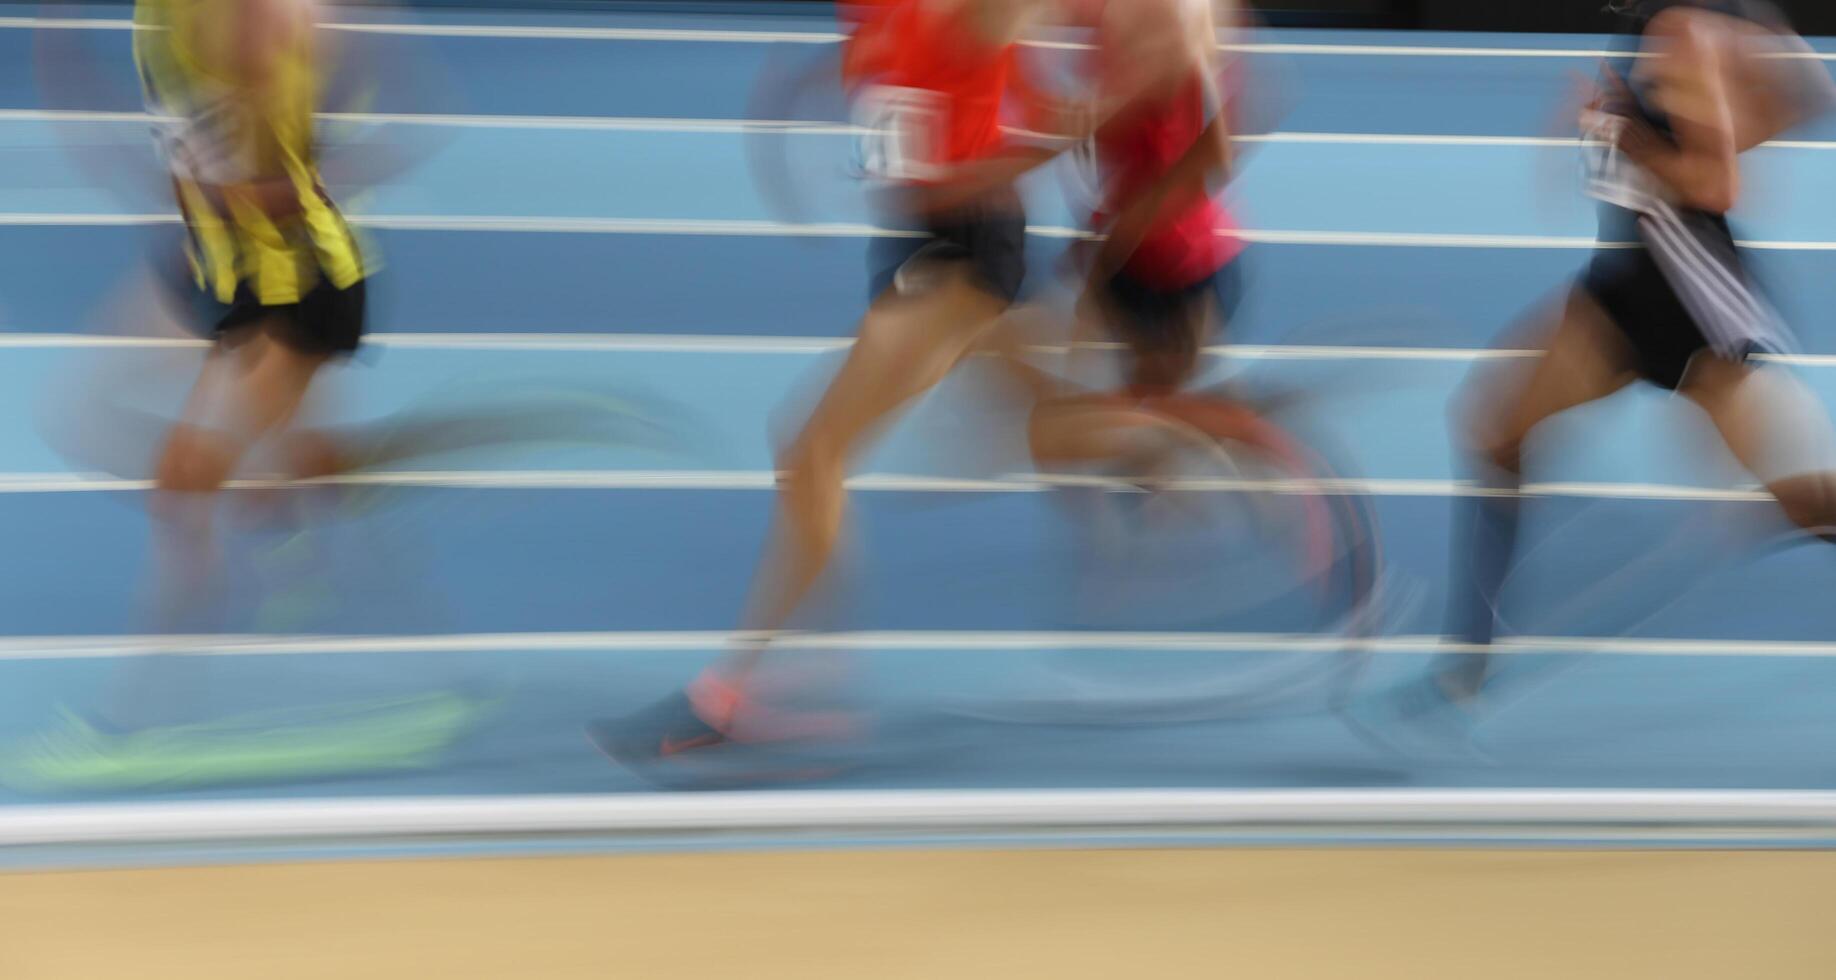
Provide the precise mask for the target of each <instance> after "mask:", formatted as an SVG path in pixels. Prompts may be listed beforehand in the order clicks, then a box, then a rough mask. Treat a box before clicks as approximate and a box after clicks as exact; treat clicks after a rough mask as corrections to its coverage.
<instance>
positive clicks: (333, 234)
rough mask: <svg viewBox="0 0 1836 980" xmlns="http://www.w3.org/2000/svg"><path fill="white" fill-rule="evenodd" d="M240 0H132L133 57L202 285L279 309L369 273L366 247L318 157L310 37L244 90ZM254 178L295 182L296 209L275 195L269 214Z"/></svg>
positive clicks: (220, 295) (305, 33) (223, 296)
mask: <svg viewBox="0 0 1836 980" xmlns="http://www.w3.org/2000/svg"><path fill="white" fill-rule="evenodd" d="M240 3H241V0H136V3H135V6H134V26H135V31H134V59H135V62H136V63H137V65H138V66H139V69H140V77H141V82H142V85H143V87H144V88H145V90H146V95H147V101H148V105H149V108H150V109H152V111H153V112H154V114H155V116H156V117H157V119H158V123H157V128H158V131H159V132H160V135H161V143H162V148H163V149H164V151H165V153H166V156H167V159H168V161H169V163H170V165H171V167H172V176H173V182H174V185H175V186H176V188H177V193H178V197H179V207H180V210H181V212H182V213H183V215H184V218H185V225H186V228H187V230H188V231H189V232H190V241H189V253H190V257H191V262H192V271H193V273H194V274H195V275H196V277H197V283H198V286H199V288H201V289H204V290H206V291H208V292H210V293H211V294H212V295H214V296H215V297H216V298H217V299H218V300H219V301H220V302H224V303H229V302H231V301H232V300H233V299H234V298H235V296H236V293H237V290H238V288H239V287H243V286H246V287H247V289H248V290H249V292H250V293H251V294H252V295H253V296H254V297H255V298H256V300H257V301H258V302H260V303H261V304H262V305H263V306H282V305H287V304H290V303H297V302H299V301H300V299H301V298H302V297H304V296H305V295H306V294H307V293H309V292H311V291H312V289H313V287H314V286H316V285H317V284H318V283H319V282H321V281H329V282H330V283H331V284H332V285H333V286H336V287H337V288H339V289H346V288H349V287H350V286H352V285H353V284H355V283H356V282H357V281H359V280H361V279H362V278H363V277H364V275H365V268H364V260H363V252H362V249H360V248H359V245H358V242H357V239H356V236H355V235H354V234H353V232H352V231H351V228H350V226H349V225H348V224H347V223H346V222H345V220H344V217H343V215H341V214H340V213H339V212H338V209H337V207H336V206H335V205H333V203H332V201H331V199H330V197H329V196H327V194H326V193H325V190H324V186H323V183H322V181H321V179H320V176H319V171H318V168H317V166H316V165H315V162H314V154H313V151H314V132H313V112H314V109H315V108H316V106H317V103H318V97H319V73H318V66H317V64H316V63H315V60H314V50H313V39H312V37H311V36H310V35H311V31H310V29H309V28H308V29H306V30H302V31H300V32H298V34H299V37H298V38H297V40H295V41H294V42H293V43H292V44H291V45H290V46H289V47H288V48H287V49H285V50H283V51H281V52H280V53H278V54H277V55H276V56H275V59H276V60H274V61H272V62H270V63H269V64H267V65H264V66H263V69H264V83H263V84H261V85H259V86H257V85H253V84H249V83H248V82H247V81H245V80H244V79H242V78H240V77H239V75H240V74H241V69H240V67H239V65H238V52H237V50H236V48H237V37H236V31H237V23H236V21H237V16H236V12H237V8H238V7H239V6H240ZM258 183H262V184H273V183H279V184H280V185H281V186H283V187H286V186H288V185H291V192H292V195H293V196H294V197H296V198H297V208H293V207H282V208H275V207H273V206H272V203H271V200H270V202H269V205H268V206H267V207H266V208H264V207H263V206H262V205H261V203H260V202H261V198H260V197H259V196H258V195H257V194H256V193H255V190H254V187H255V185H257V184H258ZM288 203H289V204H291V203H292V202H291V201H289V202H288ZM289 211H290V212H292V213H286V212H289ZM277 213H283V214H285V216H284V217H277V216H275V214H277Z"/></svg>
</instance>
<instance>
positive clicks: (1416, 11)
mask: <svg viewBox="0 0 1836 980" xmlns="http://www.w3.org/2000/svg"><path fill="white" fill-rule="evenodd" d="M63 2H65V3H85V2H103V0H63ZM113 2H120V0H113ZM333 2H336V0H333ZM398 2H399V0H398ZM1773 2H1775V3H1777V4H1778V5H1779V6H1781V7H1783V8H1784V9H1785V10H1786V12H1787V13H1789V14H1790V15H1791V18H1792V22H1793V23H1794V24H1796V25H1797V27H1798V30H1799V31H1801V32H1803V33H1805V34H1832V35H1836V0H1773ZM1251 3H1252V5H1253V6H1254V7H1255V8H1256V9H1257V10H1259V11H1261V12H1262V14H1263V15H1264V17H1265V19H1266V20H1267V21H1269V22H1270V23H1272V24H1275V25H1277V26H1285V27H1382V28H1398V29H1423V30H1440V31H1532V32H1548V33H1576V32H1579V33H1596V34H1604V33H1609V32H1611V31H1613V30H1614V28H1615V23H1616V20H1617V19H1616V18H1615V17H1613V16H1612V15H1610V14H1606V13H1603V12H1601V9H1600V8H1601V7H1602V6H1603V5H1604V3H1605V0H1251ZM29 5H30V4H28V3H27V2H26V0H0V7H6V6H29ZM406 5H407V6H422V7H487V8H490V7H495V8H502V9H511V10H514V9H517V8H525V9H546V10H566V9H593V8H597V9H607V8H613V9H616V8H621V7H623V8H628V9H634V10H642V9H649V10H657V9H698V10H709V11H719V10H729V11H734V10H739V11H760V10H769V9H773V8H780V9H785V10H802V11H806V12H807V11H809V10H812V9H820V8H821V7H822V6H824V4H820V3H797V2H784V0H648V2H618V0H406Z"/></svg>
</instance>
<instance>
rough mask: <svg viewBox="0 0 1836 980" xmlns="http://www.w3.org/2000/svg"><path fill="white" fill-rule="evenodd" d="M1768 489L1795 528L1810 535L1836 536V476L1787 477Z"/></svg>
mask: <svg viewBox="0 0 1836 980" xmlns="http://www.w3.org/2000/svg"><path fill="white" fill-rule="evenodd" d="M1766 489H1767V490H1768V491H1770V492H1771V493H1772V496H1773V498H1774V499H1776V500H1778V502H1779V506H1780V507H1781V508H1782V509H1783V510H1784V511H1785V516H1786V518H1787V519H1788V520H1790V521H1791V522H1792V523H1793V524H1796V525H1797V526H1799V527H1801V528H1804V529H1806V530H1809V531H1814V532H1819V533H1823V534H1836V472H1824V473H1806V474H1803V475H1800V476H1792V477H1786V478H1785V479H1782V480H1778V481H1776V482H1774V483H1772V484H1770V485H1769V486H1768V487H1767V488H1766Z"/></svg>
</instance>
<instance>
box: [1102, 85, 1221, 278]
mask: <svg viewBox="0 0 1836 980" xmlns="http://www.w3.org/2000/svg"><path fill="white" fill-rule="evenodd" d="M1205 102H1206V100H1205V86H1204V80H1203V79H1202V78H1200V77H1199V76H1197V75H1194V76H1193V77H1192V79H1191V81H1190V82H1188V83H1187V84H1186V85H1184V86H1182V87H1181V88H1180V89H1179V92H1178V94H1176V95H1175V96H1173V97H1172V98H1170V99H1168V100H1166V101H1165V102H1161V103H1158V104H1143V105H1136V106H1132V107H1130V108H1128V109H1125V110H1124V111H1123V112H1122V113H1121V114H1120V115H1119V116H1117V117H1116V118H1115V119H1112V120H1110V122H1109V123H1108V125H1105V126H1104V127H1103V128H1102V130H1101V131H1099V132H1098V133H1097V165H1098V167H1099V168H1100V170H1101V172H1102V176H1103V180H1104V182H1105V183H1106V184H1107V186H1108V187H1109V199H1108V200H1107V201H1105V202H1104V205H1103V209H1102V211H1100V212H1099V213H1098V215H1097V216H1096V220H1097V221H1098V222H1102V221H1106V220H1107V218H1108V216H1110V215H1113V214H1115V213H1116V211H1117V209H1118V208H1120V207H1121V206H1122V205H1124V204H1126V203H1128V201H1130V200H1131V199H1132V198H1133V196H1134V195H1136V194H1139V193H1141V191H1142V190H1143V189H1145V188H1146V187H1147V186H1148V185H1149V184H1151V183H1153V182H1154V181H1155V180H1156V179H1158V178H1159V177H1160V176H1161V175H1162V174H1164V173H1166V172H1167V170H1168V169H1169V168H1171V167H1172V166H1173V165H1174V164H1175V163H1178V162H1179V160H1180V158H1181V157H1183V156H1185V155H1186V151H1187V150H1189V149H1191V148H1192V145H1193V144H1194V143H1195V142H1197V141H1198V138H1199V136H1200V135H1201V134H1202V133H1203V132H1204V131H1205V127H1206V125H1207V124H1208V123H1209V122H1210V120H1209V118H1208V117H1207V114H1206V110H1207V106H1206V104H1205ZM1181 197H1183V198H1184V200H1181V199H1180V198H1181ZM1235 228H1236V225H1235V223H1234V222H1232V220H1231V217H1230V212H1229V211H1228V210H1226V209H1225V207H1224V205H1223V204H1222V203H1220V202H1219V201H1218V200H1217V199H1215V198H1213V197H1211V196H1209V195H1208V194H1206V193H1205V192H1204V191H1203V190H1201V189H1199V188H1197V187H1193V188H1175V189H1174V191H1173V197H1171V198H1169V200H1168V202H1167V210H1165V211H1163V214H1162V217H1161V220H1160V221H1159V222H1157V223H1156V224H1155V225H1154V226H1153V227H1152V228H1150V229H1149V230H1148V233H1147V235H1146V236H1145V237H1143V238H1142V240H1141V244H1140V245H1139V246H1138V247H1137V248H1136V249H1135V252H1134V254H1133V255H1131V256H1129V259H1128V263H1127V264H1126V265H1125V266H1124V271H1125V272H1127V273H1128V275H1129V276H1130V277H1132V278H1134V279H1136V280H1137V281H1139V282H1142V283H1144V284H1146V285H1149V286H1158V287H1164V288H1167V289H1183V288H1186V287H1188V286H1191V285H1193V284H1194V283H1197V282H1199V281H1201V280H1203V279H1205V278H1206V277H1208V276H1210V275H1212V274H1213V273H1215V272H1217V271H1218V270H1219V269H1221V268H1223V267H1224V265H1225V264H1226V263H1228V262H1229V261H1230V260H1232V259H1234V258H1236V257H1237V255H1238V253H1240V252H1242V251H1243V242H1242V240H1241V239H1239V238H1237V237H1235V236H1232V235H1224V234H1220V232H1224V231H1234V230H1235Z"/></svg>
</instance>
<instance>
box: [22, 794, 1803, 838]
mask: <svg viewBox="0 0 1836 980" xmlns="http://www.w3.org/2000/svg"><path fill="white" fill-rule="evenodd" d="M1357 825H1383V826H1385V827H1408V828H1421V827H1467V828H1470V827H1474V826H1486V825H1491V826H1511V825H1532V826H1549V825H1571V826H1575V825H1578V826H1588V827H1618V828H1625V827H1633V828H1639V829H1643V830H1657V829H1663V830H1673V831H1674V830H1676V829H1680V828H1723V829H1725V828H1728V827H1744V828H1769V829H1785V828H1791V829H1800V830H1818V831H1825V832H1830V831H1836V793H1832V792H1816V791H1790V790H1779V791H1763V790H1762V791H1745V790H1743V791H1714V790H1700V791H1698V790H1550V789H1524V790H1432V789H1423V790H1268V791H1260V790H1177V789H1168V790H1026V791H1008V790H1000V791H980V790H925V791H904V790H899V791H893V790H862V791H800V792H736V793H723V794H717V795H714V794H693V795H681V794H663V793H645V794H625V795H596V796H581V795H576V796H511V797H442V798H371V799H342V800H286V801H279V800H274V801H253V802H244V801H223V802H191V803H153V804H106V805H69V806H16V807H7V808H4V809H0V846H45V845H71V844H157V843H173V842H181V841H246V840H262V841H275V840H288V839H292V840H299V839H310V840H339V839H343V840H350V839H376V838H390V837H404V836H413V837H428V836H463V835H533V834H588V833H602V834H603V833H646V832H649V833H677V834H680V833H695V832H701V833H707V832H733V831H795V832H799V833H804V834H821V833H830V834H832V833H847V832H871V831H882V832H884V831H931V832H939V831H942V832H952V831H953V832H971V831H978V830H994V829H1010V830H1011V829H1037V828H1049V829H1051V830H1053V831H1056V832H1065V831H1079V830H1083V831H1103V830H1119V829H1136V830H1139V829H1143V828H1153V829H1156V830H1160V831H1163V832H1164V831H1169V830H1177V829H1180V828H1188V829H1194V830H1200V829H1217V828H1227V827H1243V826H1263V827H1266V826H1280V827H1348V826H1357Z"/></svg>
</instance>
